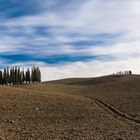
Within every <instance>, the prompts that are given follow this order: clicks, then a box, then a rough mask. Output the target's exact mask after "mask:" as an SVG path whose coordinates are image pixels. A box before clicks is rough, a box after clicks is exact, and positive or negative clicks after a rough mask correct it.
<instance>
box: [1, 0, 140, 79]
mask: <svg viewBox="0 0 140 140" xmlns="http://www.w3.org/2000/svg"><path fill="white" fill-rule="evenodd" d="M139 17H140V1H139V0H70V1H66V0H24V1H22V0H0V68H3V67H6V66H11V67H12V66H24V67H32V66H39V67H40V69H41V72H42V81H48V80H55V79H61V78H70V77H94V76H102V75H107V74H112V73H115V72H117V71H121V70H132V72H133V73H136V74H139V73H140V18H139Z"/></svg>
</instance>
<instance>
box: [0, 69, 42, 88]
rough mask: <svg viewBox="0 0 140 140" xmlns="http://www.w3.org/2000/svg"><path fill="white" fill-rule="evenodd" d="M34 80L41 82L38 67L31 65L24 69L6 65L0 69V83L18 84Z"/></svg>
mask: <svg viewBox="0 0 140 140" xmlns="http://www.w3.org/2000/svg"><path fill="white" fill-rule="evenodd" d="M34 82H41V71H40V69H39V67H32V68H31V69H29V68H28V69H26V70H24V69H21V68H20V67H12V68H9V67H7V68H4V69H3V70H0V85H19V84H24V83H26V84H27V83H34Z"/></svg>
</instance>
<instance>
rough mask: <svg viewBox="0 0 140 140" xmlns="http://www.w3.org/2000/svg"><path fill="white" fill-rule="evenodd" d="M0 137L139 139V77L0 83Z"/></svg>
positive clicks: (6, 139)
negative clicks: (20, 83) (25, 83)
mask: <svg viewBox="0 0 140 140" xmlns="http://www.w3.org/2000/svg"><path fill="white" fill-rule="evenodd" d="M0 139H2V140H26V139H27V140H47V139H50V140H53V139H58V140H63V139H64V140H78V139H79V140H82V139H83V140H94V139H95V140H125V139H128V140H137V139H140V76H139V75H130V76H112V75H108V76H104V77H97V78H71V79H63V80H56V81H50V82H44V83H40V84H31V85H21V86H5V87H4V86H1V87H0Z"/></svg>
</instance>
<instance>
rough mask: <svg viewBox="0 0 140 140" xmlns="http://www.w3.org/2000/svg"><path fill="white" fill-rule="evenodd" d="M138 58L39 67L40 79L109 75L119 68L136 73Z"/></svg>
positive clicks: (139, 63)
mask: <svg viewBox="0 0 140 140" xmlns="http://www.w3.org/2000/svg"><path fill="white" fill-rule="evenodd" d="M139 59H140V58H139ZM139 59H137V58H136V59H134V58H131V59H124V60H118V61H111V60H110V61H91V62H75V63H70V64H66V65H59V66H46V67H41V71H42V81H49V80H56V79H63V78H75V77H95V76H102V75H109V74H112V73H113V72H114V73H115V72H117V71H120V70H122V71H123V70H132V72H133V73H135V74H138V73H140V61H139Z"/></svg>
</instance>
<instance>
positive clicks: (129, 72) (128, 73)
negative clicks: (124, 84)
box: [113, 70, 132, 76]
mask: <svg viewBox="0 0 140 140" xmlns="http://www.w3.org/2000/svg"><path fill="white" fill-rule="evenodd" d="M113 75H116V76H122V75H132V71H131V70H128V71H119V72H117V73H116V74H114V73H113Z"/></svg>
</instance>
